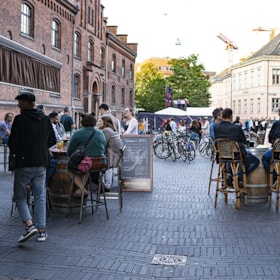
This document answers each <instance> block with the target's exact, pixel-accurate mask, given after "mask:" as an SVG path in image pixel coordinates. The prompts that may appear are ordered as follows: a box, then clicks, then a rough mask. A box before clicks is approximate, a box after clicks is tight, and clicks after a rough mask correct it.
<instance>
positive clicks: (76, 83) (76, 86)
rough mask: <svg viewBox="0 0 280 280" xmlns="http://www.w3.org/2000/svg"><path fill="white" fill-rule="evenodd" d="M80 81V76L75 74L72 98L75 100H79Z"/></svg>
mask: <svg viewBox="0 0 280 280" xmlns="http://www.w3.org/2000/svg"><path fill="white" fill-rule="evenodd" d="M80 89H81V80H80V75H79V74H75V75H74V92H73V97H75V98H81V90H80Z"/></svg>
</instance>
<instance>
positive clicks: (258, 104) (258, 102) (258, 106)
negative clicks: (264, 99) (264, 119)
mask: <svg viewBox="0 0 280 280" xmlns="http://www.w3.org/2000/svg"><path fill="white" fill-rule="evenodd" d="M260 112H261V99H260V98H258V100H257V113H260Z"/></svg>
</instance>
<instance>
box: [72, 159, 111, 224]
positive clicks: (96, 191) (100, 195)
mask: <svg viewBox="0 0 280 280" xmlns="http://www.w3.org/2000/svg"><path fill="white" fill-rule="evenodd" d="M106 168H107V160H106V158H102V157H93V158H92V168H91V170H90V171H89V172H87V173H82V172H76V173H72V174H73V176H72V180H71V186H70V194H69V200H68V207H67V209H68V214H67V216H68V215H69V214H70V213H71V212H72V209H73V208H77V207H78V208H79V223H81V222H82V217H83V210H84V209H85V208H88V207H89V208H91V214H92V215H94V213H95V212H96V211H97V209H98V207H99V206H104V207H105V211H106V217H107V220H108V219H109V214H108V208H107V201H106V196H105V185H104V182H103V174H104V172H105V170H106ZM93 173H95V174H97V177H98V184H97V188H95V187H94V184H93V182H92V174H93ZM77 175H78V176H81V177H82V186H83V188H82V193H81V197H75V196H74V195H73V191H74V181H75V176H77ZM88 182H89V184H87V183H88ZM87 186H88V187H87ZM85 190H87V191H88V195H85Z"/></svg>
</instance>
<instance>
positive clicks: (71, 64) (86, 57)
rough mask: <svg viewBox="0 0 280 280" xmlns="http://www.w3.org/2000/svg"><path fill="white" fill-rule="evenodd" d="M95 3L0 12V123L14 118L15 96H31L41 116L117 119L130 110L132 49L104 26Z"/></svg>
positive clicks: (56, 0)
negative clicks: (102, 111) (102, 107)
mask: <svg viewBox="0 0 280 280" xmlns="http://www.w3.org/2000/svg"><path fill="white" fill-rule="evenodd" d="M103 10H104V7H103V6H102V5H101V3H100V0H76V1H74V0H73V1H70V0H52V1H51V0H26V1H25V0H22V1H19V0H9V1H5V3H4V4H3V5H2V7H1V10H0V61H1V63H0V117H1V119H3V117H4V114H5V113H6V112H7V111H11V112H14V113H19V109H18V108H17V102H16V101H15V96H16V95H17V94H18V93H19V91H20V90H22V89H29V90H31V91H33V92H34V94H35V95H36V99H37V103H38V104H44V105H45V107H46V113H47V114H48V113H49V112H51V111H53V110H57V111H62V110H63V108H64V107H65V106H69V107H71V108H72V114H73V116H74V118H75V120H76V122H77V123H79V116H80V113H82V112H86V113H87V112H95V113H96V114H98V106H99V104H100V103H102V102H106V103H107V104H109V106H110V107H111V109H112V112H113V114H114V115H116V116H117V117H118V118H119V119H120V118H121V116H122V112H123V109H124V107H127V106H130V107H133V105H134V64H135V59H136V56H137V44H135V43H127V35H119V34H117V26H107V19H106V18H105V17H104V15H103Z"/></svg>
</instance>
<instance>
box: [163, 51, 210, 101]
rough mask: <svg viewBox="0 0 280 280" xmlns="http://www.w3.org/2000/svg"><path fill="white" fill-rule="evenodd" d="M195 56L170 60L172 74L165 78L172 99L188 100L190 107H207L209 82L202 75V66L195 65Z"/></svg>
mask: <svg viewBox="0 0 280 280" xmlns="http://www.w3.org/2000/svg"><path fill="white" fill-rule="evenodd" d="M197 58H198V56H197V55H194V54H192V55H190V56H189V57H188V58H180V59H172V60H170V62H169V64H171V65H172V67H173V72H174V74H173V75H171V76H170V77H168V78H167V84H168V85H169V86H171V88H172V93H173V96H172V99H173V100H176V99H188V100H189V106H191V107H208V106H209V102H210V100H209V99H210V94H209V93H208V88H209V87H210V82H209V81H208V77H206V76H205V74H204V73H203V70H205V69H204V66H203V65H202V64H197Z"/></svg>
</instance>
